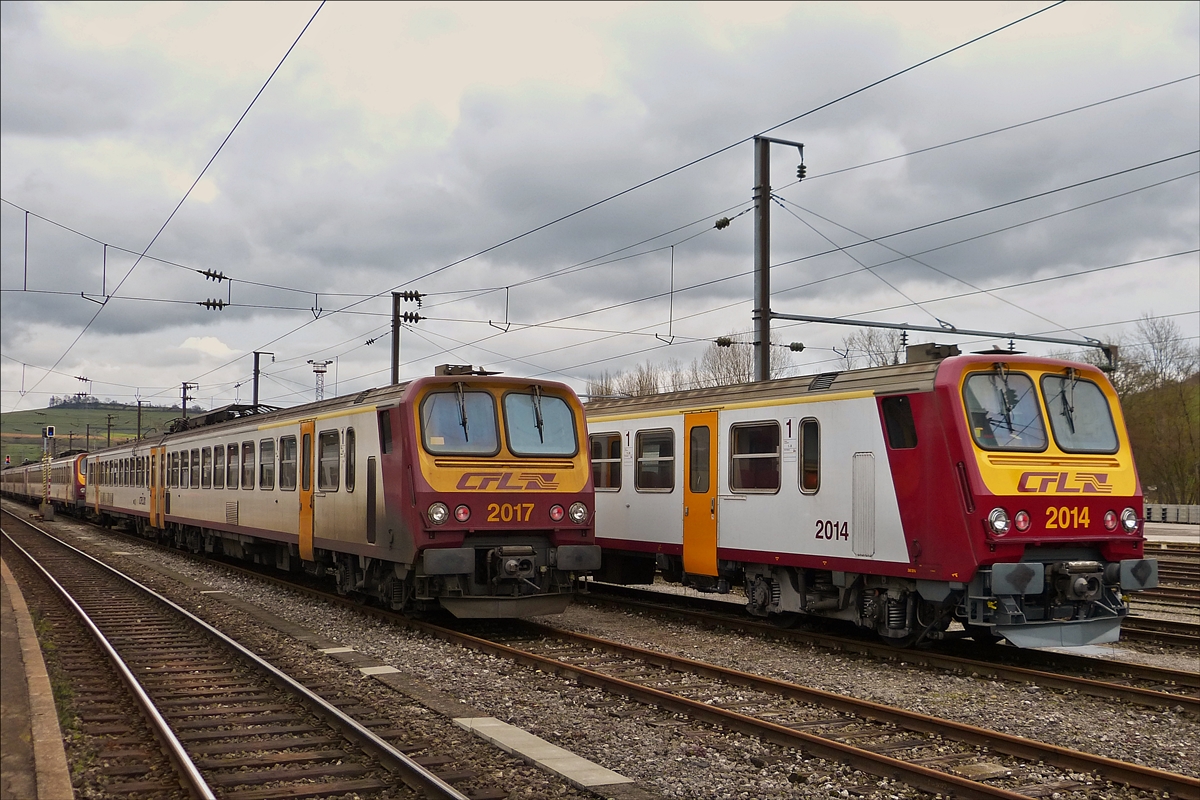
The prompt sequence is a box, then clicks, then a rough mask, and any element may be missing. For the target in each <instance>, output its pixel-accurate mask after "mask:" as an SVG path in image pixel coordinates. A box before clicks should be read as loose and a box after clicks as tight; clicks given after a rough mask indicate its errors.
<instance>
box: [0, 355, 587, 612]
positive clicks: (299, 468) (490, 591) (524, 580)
mask: <svg viewBox="0 0 1200 800" xmlns="http://www.w3.org/2000/svg"><path fill="white" fill-rule="evenodd" d="M441 371H442V372H443V373H446V374H443V375H441V376H438V377H429V378H421V379H418V380H415V381H412V382H411V383H408V384H404V385H401V386H391V387H385V388H381V389H372V390H368V391H364V392H362V393H360V394H358V395H355V396H352V397H342V398H337V399H333V400H327V401H324V402H320V403H313V404H309V405H303V406H298V407H295V408H290V409H286V410H271V411H268V412H266V413H263V412H262V411H261V410H256V409H254V408H252V407H238V408H228V409H220V410H217V411H214V412H210V413H209V414H206V415H202V416H201V417H199V418H197V419H193V420H190V421H189V425H190V427H187V428H186V429H185V430H181V431H179V432H177V433H172V434H169V435H166V436H162V437H159V438H155V439H142V440H139V441H136V442H132V443H129V444H126V445H122V446H120V447H113V448H109V449H106V450H103V451H100V452H94V453H90V454H87V455H85V456H72V457H71V459H69V460H67V459H59V460H58V461H56V462H55V463H54V470H56V472H54V474H55V475H59V472H61V473H62V476H61V477H62V478H63V479H64V480H69V481H71V482H72V483H71V486H70V488H66V487H64V492H65V493H66V494H65V495H64V498H63V500H62V504H63V505H67V504H68V502H69V501H73V502H71V503H70V505H71V506H72V507H79V508H82V509H83V510H84V511H85V512H86V513H87V514H89V515H91V516H93V517H96V518H98V519H100V520H102V521H106V522H121V523H124V524H126V525H128V526H129V527H131V528H133V529H135V530H136V531H138V532H139V533H141V534H143V535H145V536H149V537H153V538H157V539H161V540H167V541H171V542H173V543H175V544H176V545H178V546H181V547H187V548H189V549H191V550H192V551H194V552H201V551H203V552H210V553H222V554H225V555H227V556H232V557H234V558H239V559H245V560H248V561H252V562H255V563H261V564H267V565H273V566H276V567H278V568H280V569H284V570H292V571H300V570H303V571H306V572H309V573H311V574H314V575H317V576H327V577H330V578H332V579H333V581H334V582H335V584H336V586H337V588H338V590H339V591H340V592H342V593H346V594H349V593H359V594H362V595H366V596H371V597H375V598H377V599H378V600H380V601H381V602H383V603H385V604H387V605H388V606H390V607H392V608H395V609H405V610H420V609H424V608H429V607H432V606H436V605H440V606H442V607H444V608H446V609H448V610H449V611H450V612H451V613H453V614H455V615H456V616H460V617H523V616H531V615H536V614H547V613H557V612H561V611H562V610H563V609H564V608H565V607H566V606H567V604H568V602H569V601H570V599H571V597H572V592H573V583H574V578H575V577H576V576H577V575H579V574H583V573H586V572H588V571H590V570H592V569H595V568H597V567H599V565H600V549H599V547H598V546H597V545H596V543H595V534H594V529H593V513H594V499H593V492H592V486H591V479H590V478H591V476H590V473H589V471H588V463H587V450H586V440H587V439H586V437H587V433H586V429H585V427H584V419H583V409H582V406H581V405H580V403H579V400H578V398H577V397H576V396H575V394H574V392H572V391H571V389H570V388H569V387H567V386H565V385H563V384H559V383H552V382H547V381H537V380H527V379H519V378H504V377H494V376H486V375H478V374H474V373H472V372H470V370H469V368H443V369H442V370H441ZM68 466H69V467H70V468H69V470H68V469H67V467H68ZM60 468H61V469H60ZM41 469H42V467H41V466H40V465H27V466H25V467H19V468H13V469H10V470H6V471H5V472H4V475H3V487H4V491H5V493H6V494H12V495H14V496H20V497H24V498H25V499H27V500H34V501H38V500H40V499H41V496H42V481H41V472H40V470H41ZM68 473H69V474H68ZM55 485H56V486H57V484H55ZM66 495H70V498H67V497H66ZM54 502H55V504H59V501H58V500H57V499H55V500H54Z"/></svg>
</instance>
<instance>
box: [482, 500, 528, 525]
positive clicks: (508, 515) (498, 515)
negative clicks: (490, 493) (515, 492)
mask: <svg viewBox="0 0 1200 800" xmlns="http://www.w3.org/2000/svg"><path fill="white" fill-rule="evenodd" d="M532 517H533V503H488V518H487V521H488V522H529V520H530V519H531V518H532Z"/></svg>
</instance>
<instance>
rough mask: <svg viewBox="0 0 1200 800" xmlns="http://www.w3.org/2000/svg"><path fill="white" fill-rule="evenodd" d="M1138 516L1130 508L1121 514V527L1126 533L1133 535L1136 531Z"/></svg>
mask: <svg viewBox="0 0 1200 800" xmlns="http://www.w3.org/2000/svg"><path fill="white" fill-rule="evenodd" d="M1137 526H1138V516H1137V512H1136V511H1134V510H1133V509H1132V508H1127V509H1125V510H1124V511H1122V512H1121V527H1122V528H1124V529H1125V532H1126V533H1133V532H1134V531H1136V530H1137Z"/></svg>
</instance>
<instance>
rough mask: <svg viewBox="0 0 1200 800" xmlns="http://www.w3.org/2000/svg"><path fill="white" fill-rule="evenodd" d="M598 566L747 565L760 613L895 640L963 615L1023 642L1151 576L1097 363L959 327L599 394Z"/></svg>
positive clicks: (688, 577)
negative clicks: (983, 347)
mask: <svg viewBox="0 0 1200 800" xmlns="http://www.w3.org/2000/svg"><path fill="white" fill-rule="evenodd" d="M586 410H587V417H588V428H589V434H590V448H591V457H592V459H591V460H592V473H593V483H594V484H595V488H596V519H597V542H598V543H599V544H600V545H601V547H602V548H603V551H604V558H603V566H602V569H601V570H599V571H598V572H597V573H596V577H597V578H598V579H603V580H608V581H614V582H619V583H631V584H632V583H649V582H651V581H652V580H653V579H654V576H655V572H656V570H659V571H661V573H662V575H663V577H665V578H666V579H667V580H669V581H675V582H681V583H683V584H685V585H690V586H694V587H697V588H700V589H704V590H711V591H729V589H730V587H732V586H737V585H740V586H742V587H744V589H745V594H746V600H747V608H748V609H749V610H750V611H751V612H752V613H754V614H758V615H761V616H764V617H767V616H771V617H775V616H776V615H782V616H786V615H793V614H814V615H820V616H826V617H835V618H839V619H844V620H850V621H852V622H854V623H856V624H857V625H859V626H861V627H863V628H867V629H870V630H873V631H876V632H877V633H878V634H879V635H880V636H882V637H884V639H886V640H888V641H891V642H892V643H895V644H900V645H908V644H913V643H916V642H918V641H920V640H922V639H927V638H940V637H941V636H942V635H943V632H944V631H945V630H946V629H947V628H948V627H949V625H950V624H951V623H952V622H953V621H958V622H960V623H962V624H963V625H964V626H965V627H966V629H967V631H968V632H970V633H971V634H972V635H973V636H974V637H975V638H977V639H987V640H995V639H998V638H1001V637H1002V638H1004V639H1007V640H1008V641H1009V642H1011V643H1012V644H1014V645H1017V646H1022V647H1035V646H1051V645H1054V646H1062V645H1067V646H1071V645H1084V644H1090V643H1101V642H1110V641H1114V640H1116V639H1117V638H1118V636H1119V633H1120V624H1121V619H1122V617H1124V616H1125V615H1126V614H1127V613H1128V605H1127V597H1126V594H1127V593H1128V592H1132V591H1136V590H1139V589H1145V588H1151V587H1154V586H1156V585H1157V582H1158V570H1157V562H1156V561H1154V560H1153V559H1148V558H1145V557H1144V554H1143V542H1144V537H1143V520H1142V519H1141V515H1142V509H1143V505H1142V491H1141V487H1140V484H1139V482H1138V476H1137V471H1136V469H1135V466H1134V461H1133V455H1132V453H1131V451H1130V445H1129V438H1128V435H1127V433H1126V430H1125V424H1124V421H1123V418H1122V415H1121V408H1120V405H1119V403H1118V401H1117V396H1116V393H1115V392H1114V390H1113V388H1112V386H1111V384H1110V383H1109V381H1108V380H1107V378H1106V377H1105V376H1104V374H1103V373H1102V372H1101V371H1100V370H1098V369H1096V368H1095V367H1092V366H1088V365H1086V364H1081V363H1074V362H1069V361H1063V360H1057V359H1051V358H1036V357H1030V356H1025V355H1021V354H1017V353H1011V352H1005V351H999V352H996V353H988V354H981V355H958V354H957V348H953V347H952V346H936V345H924V346H921V345H918V346H913V347H910V348H909V359H908V363H906V364H901V365H895V366H886V367H875V368H869V369H860V370H853V371H846V372H837V373H826V374H822V375H816V376H811V375H810V376H806V377H798V378H786V379H779V380H771V381H764V382H760V383H754V384H743V385H738V386H729V387H723V388H713V389H698V390H692V391H683V392H674V393H669V394H660V395H653V396H647V397H636V398H628V399H599V400H594V401H592V402H589V403H588V404H587V406H586Z"/></svg>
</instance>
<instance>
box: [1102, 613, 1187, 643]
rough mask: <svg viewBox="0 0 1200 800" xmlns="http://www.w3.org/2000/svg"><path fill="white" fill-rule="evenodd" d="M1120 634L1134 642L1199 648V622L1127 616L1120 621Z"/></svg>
mask: <svg viewBox="0 0 1200 800" xmlns="http://www.w3.org/2000/svg"><path fill="white" fill-rule="evenodd" d="M1121 636H1122V637H1123V638H1126V639H1129V640H1131V641H1135V642H1147V643H1150V644H1169V645H1177V646H1180V647H1189V648H1192V649H1196V648H1200V623H1195V622H1180V621H1177V620H1166V619H1158V618H1155V617H1141V616H1129V617H1126V618H1125V621H1124V622H1122V623H1121Z"/></svg>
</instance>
